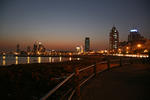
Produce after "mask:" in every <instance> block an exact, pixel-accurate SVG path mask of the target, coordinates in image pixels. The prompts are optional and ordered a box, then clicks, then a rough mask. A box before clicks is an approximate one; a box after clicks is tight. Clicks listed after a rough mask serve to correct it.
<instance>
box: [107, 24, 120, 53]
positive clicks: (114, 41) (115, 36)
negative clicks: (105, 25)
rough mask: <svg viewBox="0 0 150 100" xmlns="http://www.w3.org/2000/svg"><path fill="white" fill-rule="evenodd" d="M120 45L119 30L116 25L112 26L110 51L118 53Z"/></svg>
mask: <svg viewBox="0 0 150 100" xmlns="http://www.w3.org/2000/svg"><path fill="white" fill-rule="evenodd" d="M118 46H119V32H118V30H117V29H116V27H112V29H111V31H110V33H109V50H110V53H117V52H118Z"/></svg>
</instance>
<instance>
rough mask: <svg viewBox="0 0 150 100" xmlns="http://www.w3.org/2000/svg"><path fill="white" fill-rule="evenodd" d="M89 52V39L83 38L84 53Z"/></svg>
mask: <svg viewBox="0 0 150 100" xmlns="http://www.w3.org/2000/svg"><path fill="white" fill-rule="evenodd" d="M88 51H90V38H89V37H85V52H88Z"/></svg>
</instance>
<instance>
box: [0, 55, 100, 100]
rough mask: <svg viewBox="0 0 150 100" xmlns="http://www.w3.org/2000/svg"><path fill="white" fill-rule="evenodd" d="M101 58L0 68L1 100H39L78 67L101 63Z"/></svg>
mask: <svg viewBox="0 0 150 100" xmlns="http://www.w3.org/2000/svg"><path fill="white" fill-rule="evenodd" d="M101 58H102V57H101V56H90V57H87V58H84V59H83V58H82V60H79V61H78V60H76V61H67V62H59V63H43V64H42V63H41V64H20V65H10V66H0V100H39V99H40V98H41V97H43V96H44V95H45V94H46V93H47V92H48V91H49V90H51V89H53V88H54V87H55V86H56V85H57V84H58V83H60V82H61V81H63V80H64V79H65V78H66V77H67V76H68V75H70V74H71V73H72V72H73V71H74V69H75V68H76V67H85V66H88V65H91V64H93V63H96V62H99V61H101Z"/></svg>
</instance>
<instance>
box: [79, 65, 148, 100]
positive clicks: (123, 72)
mask: <svg viewBox="0 0 150 100" xmlns="http://www.w3.org/2000/svg"><path fill="white" fill-rule="evenodd" d="M80 93H81V100H150V65H142V64H133V65H124V66H122V67H118V68H113V69H111V70H110V71H106V72H103V73H101V74H98V75H97V76H96V77H94V78H92V79H91V80H89V81H88V82H87V84H85V86H84V87H82V88H81V92H80Z"/></svg>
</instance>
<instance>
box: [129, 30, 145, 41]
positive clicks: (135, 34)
mask: <svg viewBox="0 0 150 100" xmlns="http://www.w3.org/2000/svg"><path fill="white" fill-rule="evenodd" d="M142 39H143V37H142V36H141V34H140V33H139V31H138V30H137V29H132V30H130V34H129V35H128V42H130V43H132V42H136V41H141V40H142Z"/></svg>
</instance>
